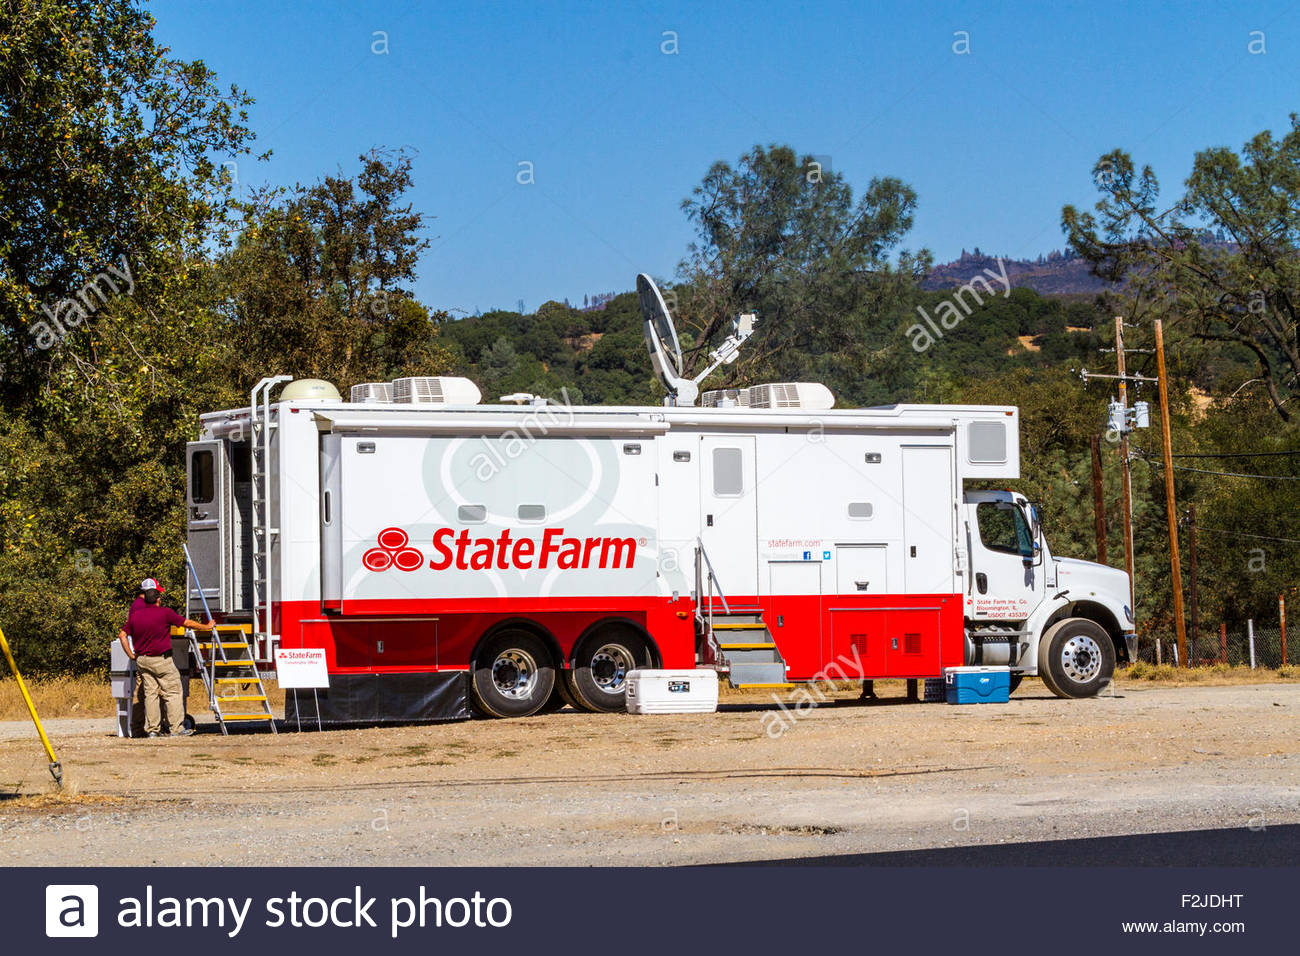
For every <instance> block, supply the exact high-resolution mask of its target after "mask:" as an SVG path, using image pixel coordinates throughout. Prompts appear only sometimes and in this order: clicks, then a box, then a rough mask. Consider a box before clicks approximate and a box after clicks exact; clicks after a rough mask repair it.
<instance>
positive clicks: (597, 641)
mask: <svg viewBox="0 0 1300 956" xmlns="http://www.w3.org/2000/svg"><path fill="white" fill-rule="evenodd" d="M651 663H652V656H651V653H650V646H649V642H648V641H647V640H646V639H645V637H644V636H643V635H642V634H641V633H640V631H639V630H638V629H637V628H636V627H634V626H633V625H631V624H627V623H623V622H614V623H610V624H606V625H603V626H601V627H600V628H598V629H597V630H595V631H593V632H592V633H591V634H589V635H587V637H585V638H584V639H583V640H582V642H581V643H580V644H579V645H578V648H577V651H576V652H575V654H574V666H573V669H572V670H562V669H560V668H559V667H557V666H556V662H555V658H554V656H553V654H552V652H551V649H550V647H548V646H547V644H546V642H545V641H543V640H542V639H541V638H540V637H538V636H537V635H536V634H534V633H533V632H532V631H529V630H526V629H524V628H518V627H512V628H507V629H505V630H502V631H498V632H497V633H495V634H493V635H492V636H491V637H489V638H487V640H485V641H484V642H483V644H482V645H481V646H480V647H479V649H478V653H477V654H476V655H475V658H474V666H473V671H472V679H471V682H470V690H471V693H472V695H473V700H474V705H475V706H476V707H477V708H478V709H479V710H480V711H481V712H482V713H484V714H486V715H488V716H490V717H527V716H529V715H531V714H536V713H552V712H554V711H557V710H559V709H560V708H561V707H563V706H564V705H565V704H568V705H570V706H572V707H574V708H575V709H580V710H588V711H592V712H593V713H616V712H621V711H622V710H624V709H625V707H626V692H627V675H628V673H629V672H630V671H632V670H634V669H635V668H637V667H645V666H649V665H650V664H651Z"/></svg>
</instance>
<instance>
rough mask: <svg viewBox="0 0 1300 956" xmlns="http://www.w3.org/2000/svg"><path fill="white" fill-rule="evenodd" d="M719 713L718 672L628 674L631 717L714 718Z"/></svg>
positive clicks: (628, 710) (641, 672)
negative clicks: (635, 715) (644, 715)
mask: <svg viewBox="0 0 1300 956" xmlns="http://www.w3.org/2000/svg"><path fill="white" fill-rule="evenodd" d="M717 709H718V672H717V671H715V670H710V669H700V670H693V671H659V670H634V671H629V672H628V675H627V712H628V713H629V714H711V713H713V712H714V711H716V710H717Z"/></svg>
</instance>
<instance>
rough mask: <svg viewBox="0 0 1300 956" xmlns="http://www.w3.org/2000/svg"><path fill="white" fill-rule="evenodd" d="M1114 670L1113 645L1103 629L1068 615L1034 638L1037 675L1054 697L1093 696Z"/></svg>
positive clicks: (1096, 624) (1108, 679) (1106, 682)
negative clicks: (1036, 646) (1036, 651)
mask: <svg viewBox="0 0 1300 956" xmlns="http://www.w3.org/2000/svg"><path fill="white" fill-rule="evenodd" d="M1114 673H1115V645H1114V643H1113V642H1112V641H1111V639H1110V635H1109V634H1107V633H1106V629H1105V628H1103V627H1102V626H1101V625H1100V624H1098V623H1096V622H1095V621H1089V620H1088V619H1087V618H1082V617H1071V618H1066V619H1065V620H1064V621H1059V622H1057V623H1056V624H1053V625H1052V626H1051V627H1050V628H1048V629H1047V632H1046V633H1045V634H1044V635H1043V636H1042V639H1041V640H1039V642H1038V676H1039V677H1041V678H1042V679H1043V683H1044V684H1046V685H1047V688H1048V689H1049V690H1050V691H1051V692H1052V693H1053V694H1055V695H1056V696H1057V697H1096V696H1097V694H1098V693H1100V692H1101V689H1102V688H1103V687H1105V686H1106V685H1107V684H1109V683H1110V681H1111V678H1112V676H1114Z"/></svg>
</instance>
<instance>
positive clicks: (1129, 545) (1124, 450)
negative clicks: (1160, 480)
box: [1115, 315, 1160, 664]
mask: <svg viewBox="0 0 1300 956" xmlns="http://www.w3.org/2000/svg"><path fill="white" fill-rule="evenodd" d="M1115 359H1116V361H1117V362H1118V363H1119V403H1120V405H1121V406H1123V408H1124V414H1125V415H1126V416H1127V415H1128V373H1127V371H1126V368H1125V362H1124V317H1123V316H1122V315H1117V316H1115ZM1119 460H1120V464H1121V466H1122V467H1123V469H1124V484H1123V488H1124V494H1123V507H1124V570H1125V571H1127V572H1128V606H1129V607H1130V608H1131V609H1132V611H1133V616H1134V618H1136V617H1137V600H1136V599H1135V597H1134V594H1135V593H1136V589H1135V587H1134V584H1133V476H1132V474H1131V473H1130V471H1129V460H1128V429H1121V430H1120V433H1119ZM1156 663H1157V664H1159V663H1160V641H1159V640H1157V641H1156Z"/></svg>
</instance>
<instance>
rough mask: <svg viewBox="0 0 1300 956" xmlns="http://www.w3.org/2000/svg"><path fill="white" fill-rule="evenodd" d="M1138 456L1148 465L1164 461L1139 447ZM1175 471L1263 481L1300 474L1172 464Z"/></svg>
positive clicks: (1294, 477)
mask: <svg viewBox="0 0 1300 956" xmlns="http://www.w3.org/2000/svg"><path fill="white" fill-rule="evenodd" d="M1133 450H1134V451H1135V452H1137V454H1138V457H1140V458H1141V459H1142V460H1143V461H1145V462H1146V463H1147V464H1148V465H1154V466H1155V467H1157V468H1163V467H1164V462H1162V461H1157V460H1156V459H1155V458H1152V457H1151V456H1150V455H1148V454H1147V453H1146V452H1145V451H1143V450H1142V449H1141V448H1136V447H1135V448H1134V449H1133ZM1171 467H1172V468H1173V469H1174V470H1175V471H1190V472H1194V473H1196V474H1198V475H1215V476H1217V477H1219V478H1261V479H1263V480H1265V481H1300V475H1253V474H1249V473H1247V472H1241V471H1212V470H1210V469H1208V468H1193V467H1192V466H1191V465H1172V466H1171Z"/></svg>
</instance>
